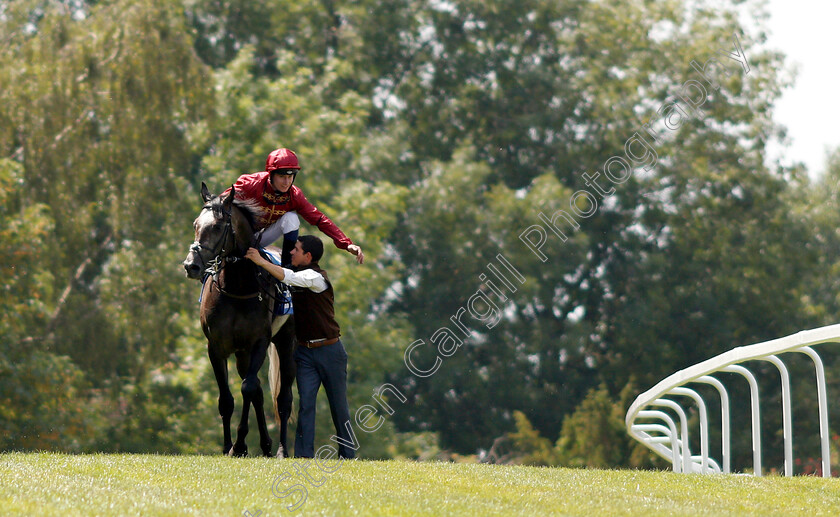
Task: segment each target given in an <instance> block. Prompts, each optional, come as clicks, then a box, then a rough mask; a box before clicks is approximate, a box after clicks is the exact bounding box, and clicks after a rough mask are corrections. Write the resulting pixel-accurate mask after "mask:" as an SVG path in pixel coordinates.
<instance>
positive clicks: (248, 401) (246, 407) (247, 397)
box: [231, 341, 272, 457]
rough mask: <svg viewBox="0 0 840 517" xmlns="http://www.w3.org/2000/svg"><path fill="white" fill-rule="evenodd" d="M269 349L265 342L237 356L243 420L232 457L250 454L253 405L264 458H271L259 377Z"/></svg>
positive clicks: (237, 432) (237, 430)
mask: <svg viewBox="0 0 840 517" xmlns="http://www.w3.org/2000/svg"><path fill="white" fill-rule="evenodd" d="M267 348H268V342H267V341H265V342H262V343H258V344H256V345H255V346H254V347H252V348H251V353H250V354H249V353H237V354H236V368H237V370H238V371H239V375H240V376H241V377H242V400H243V408H242V418H241V419H240V421H239V427H237V429H236V443H234V444H233V450H232V452H231V456H246V455H247V454H248V446H247V445H246V444H245V437H246V436H247V435H248V413H250V407H251V405H253V406H254V414H255V415H256V417H257V428H258V429H259V433H260V449H262V453H263V455H264V456H266V457H270V456H271V447H272V441H271V438H270V437H269V436H268V426H267V425H266V421H265V411H264V408H263V402H264V397H263V392H262V385H261V383H260V379H259V377H258V376H257V374H258V373H259V371H260V368H262V365H263V362H265V353H266V349H267Z"/></svg>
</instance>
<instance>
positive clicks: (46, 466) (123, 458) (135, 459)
mask: <svg viewBox="0 0 840 517" xmlns="http://www.w3.org/2000/svg"><path fill="white" fill-rule="evenodd" d="M295 464H298V465H303V463H302V461H301V460H274V459H264V458H249V459H233V458H227V457H221V456H218V457H211V456H150V455H105V454H102V455H90V456H73V455H65V454H51V453H42V454H17V453H14V454H0V514H3V515H32V516H49V515H61V516H72V515H115V516H117V515H118V516H124V515H125V516H127V515H143V516H151V515H173V516H174V515H201V516H210V515H227V516H230V517H235V516H241V515H244V512H245V511H249V512H250V513H251V515H257V512H258V511H261V512H262V513H261V514H260V517H275V516H282V515H407V516H408V515H410V516H413V515H434V516H438V515H477V516H484V515H585V516H589V517H595V516H612V515H640V516H641V515H644V516H648V515H680V516H682V515H739V516H740V515H761V516H766V515H779V516H782V515H784V516H788V515H809V516H812V515H832V516H833V515H838V514H840V480H838V479H822V478H816V477H796V478H792V479H790V478H784V477H764V478H753V477H750V476H734V475H726V476H724V475H715V476H700V475H681V474H673V473H669V472H648V471H630V470H626V471H620V470H575V469H561V468H535V467H516V466H498V465H475V464H454V463H413V462H398V461H350V462H344V463H342V464H340V465H339V468H338V470H337V471H335V472H334V473H332V474H325V473H323V472H322V471H320V470H319V469H318V467H317V466H315V465H314V464H312V465H311V466H310V469H309V470H308V472H309V473H310V474H311V475H312V476H313V478H315V479H316V480H317V479H318V478H321V480H322V481H323V484H322V485H321V486H319V487H312V486H309V485H307V488H308V495H307V498H306V501H305V502H304V503H303V505H302V506H301V508H300V509H299V510H297V511H295V512H290V511H289V510H287V509H286V505H290V504H292V503H293V502H294V501H295V497H288V498H286V499H280V498H278V497H275V496H274V495H273V494H272V484H273V482H274V481H275V479H278V476H282V475H283V473H284V472H285V471H288V472H295V470H294V465H295ZM295 483H300V484H307V482H306V481H305V479H304V478H303V477H302V476H301V475H299V474H295V477H294V478H289V479H287V480H285V481H280V482H278V484H277V487H276V489H277V491H278V492H280V491H283V490H285V489H288V488H291V487H292V485H293V484H295Z"/></svg>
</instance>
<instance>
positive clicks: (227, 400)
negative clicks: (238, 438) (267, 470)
mask: <svg viewBox="0 0 840 517" xmlns="http://www.w3.org/2000/svg"><path fill="white" fill-rule="evenodd" d="M209 356H210V364H211V365H213V374H214V375H215V376H216V383H217V384H218V385H219V415H220V416H221V417H222V429H223V431H224V435H225V437H224V445H222V454H228V453H229V452H230V451H231V449H232V447H233V440H231V437H230V418H231V416H232V415H233V394H231V392H230V388H229V387H228V367H227V360H226V359H223V358H220V357H214V354H213V353H212V351H211V352H210V353H209Z"/></svg>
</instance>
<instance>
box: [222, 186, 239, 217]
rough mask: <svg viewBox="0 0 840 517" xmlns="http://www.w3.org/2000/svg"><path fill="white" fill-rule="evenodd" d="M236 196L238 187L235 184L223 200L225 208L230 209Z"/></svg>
mask: <svg viewBox="0 0 840 517" xmlns="http://www.w3.org/2000/svg"><path fill="white" fill-rule="evenodd" d="M235 197H236V188H234V186H233V185H231V186H230V193H228V195H227V197H226V198H225V200H224V201H222V206H223V207H224V209H225V210H228V211H230V207H231V206H232V205H233V198H235Z"/></svg>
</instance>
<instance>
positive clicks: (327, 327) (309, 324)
mask: <svg viewBox="0 0 840 517" xmlns="http://www.w3.org/2000/svg"><path fill="white" fill-rule="evenodd" d="M303 269H311V270H313V271H315V272H316V273H320V274H321V275H322V276H323V277H324V280H326V281H327V288H326V289H325V290H324V291H321V292H320V293H315V292H313V291H312V290H311V289H306V288H305V287H297V288H295V289H294V290H293V291H292V302H293V303H294V307H295V334H296V335H297V338H298V341H314V340H316V339H324V338H326V339H332V338H337V337H339V336H340V335H341V328H340V327H339V326H338V322H336V321H335V309H334V308H333V303H334V302H335V298H334V296H333V286H332V283H331V282H330V279H329V277H328V276H327V272H326V271H324V270H323V269H321V268H320V267H319V266H318V263H317V262H313V263H311V264H310V265H309V266H306V267H304V268H302V269H301V270H303ZM299 271H300V270H299Z"/></svg>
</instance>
